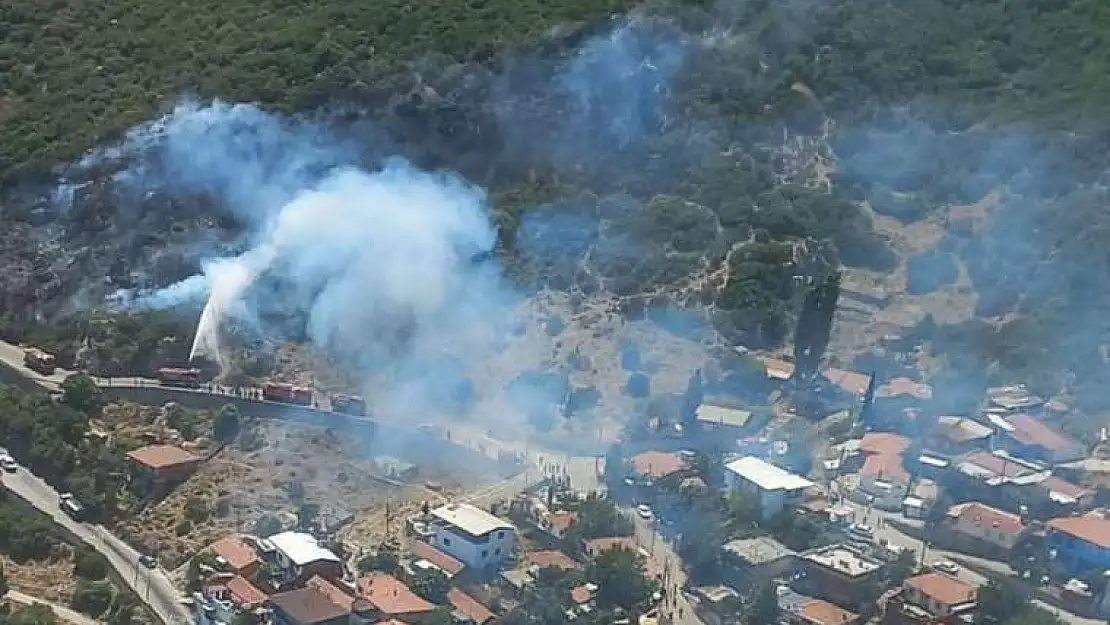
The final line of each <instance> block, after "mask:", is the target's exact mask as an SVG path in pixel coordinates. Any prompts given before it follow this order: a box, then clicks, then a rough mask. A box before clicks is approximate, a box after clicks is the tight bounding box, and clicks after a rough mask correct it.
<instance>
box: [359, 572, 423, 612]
mask: <svg viewBox="0 0 1110 625" xmlns="http://www.w3.org/2000/svg"><path fill="white" fill-rule="evenodd" d="M358 593H359V596H360V597H362V598H363V599H365V600H366V601H367V602H368V603H369V604H370V606H371V608H372V609H373V611H374V612H375V613H376V614H378V615H379V619H381V620H384V619H386V618H397V619H400V620H402V621H405V622H409V621H410V620H411V619H413V618H416V617H419V616H421V615H424V614H427V613H429V612H431V611H432V610H435V609H436V606H435V604H433V603H431V602H429V601H427V600H425V599H424V598H423V597H421V596H420V595H418V594H416V593H414V592H413V591H412V590H411V589H409V587H408V586H406V585H405V584H404V583H403V582H402V581H401V580H399V579H397V578H396V577H393V576H392V575H388V574H386V573H369V574H366V575H363V576H362V577H360V578H359V579H358Z"/></svg>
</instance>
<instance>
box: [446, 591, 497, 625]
mask: <svg viewBox="0 0 1110 625" xmlns="http://www.w3.org/2000/svg"><path fill="white" fill-rule="evenodd" d="M447 602H448V603H450V604H451V607H452V608H454V609H455V611H456V612H459V613H460V614H462V615H464V616H465V617H466V620H467V622H469V623H472V624H473V625H485V624H486V623H488V622H490V621H491V620H493V611H492V610H490V609H489V608H487V607H486V606H484V605H482V603H481V602H479V601H478V600H477V599H475V598H474V597H471V596H470V595H468V594H466V593H465V592H463V591H461V590H459V589H458V588H452V589H451V590H449V591H447Z"/></svg>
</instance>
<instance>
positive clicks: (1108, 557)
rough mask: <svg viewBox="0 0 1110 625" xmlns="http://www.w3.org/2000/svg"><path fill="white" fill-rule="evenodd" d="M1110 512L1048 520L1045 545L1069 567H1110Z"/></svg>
mask: <svg viewBox="0 0 1110 625" xmlns="http://www.w3.org/2000/svg"><path fill="white" fill-rule="evenodd" d="M1107 514H1108V513H1107V511H1105V510H1094V511H1091V512H1088V513H1087V514H1084V515H1083V516H1074V517H1061V518H1057V519H1052V520H1051V521H1049V522H1048V526H1047V528H1046V529H1047V531H1046V533H1045V546H1047V547H1048V548H1049V549H1050V550H1054V551H1055V552H1056V560H1057V561H1058V562H1060V563H1061V564H1063V565H1064V566H1065V567H1066V568H1067V569H1068V570H1070V571H1074V572H1078V571H1084V570H1088V569H1110V519H1108V518H1107Z"/></svg>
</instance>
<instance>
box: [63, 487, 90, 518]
mask: <svg viewBox="0 0 1110 625" xmlns="http://www.w3.org/2000/svg"><path fill="white" fill-rule="evenodd" d="M58 506H60V507H61V509H62V511H63V512H65V513H66V514H67V515H69V517H70V518H72V519H73V520H74V521H80V520H82V519H84V517H85V507H84V506H82V505H81V502H79V501H77V498H76V497H74V496H73V493H63V494H62V496H61V497H59V498H58Z"/></svg>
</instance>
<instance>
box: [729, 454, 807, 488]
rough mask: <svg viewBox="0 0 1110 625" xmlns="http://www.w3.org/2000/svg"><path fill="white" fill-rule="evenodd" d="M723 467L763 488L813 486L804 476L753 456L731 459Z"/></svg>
mask: <svg viewBox="0 0 1110 625" xmlns="http://www.w3.org/2000/svg"><path fill="white" fill-rule="evenodd" d="M725 468H727V469H728V470H729V471H732V472H733V473H735V474H736V475H739V476H740V477H742V478H744V479H745V480H747V481H749V482H751V483H753V484H755V485H756V486H758V487H760V488H762V489H763V490H804V489H806V488H809V487H810V486H813V482H811V481H809V480H807V479H805V478H804V477H802V476H800V475H794V474H793V473H791V472H789V471H787V470H786V469H781V468H779V467H776V466H775V465H773V464H771V463H770V462H767V461H766V460H762V459H760V458H756V457H755V456H747V457H744V458H740V459H739V460H733V461H732V462H730V463H728V464H727V465H725Z"/></svg>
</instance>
